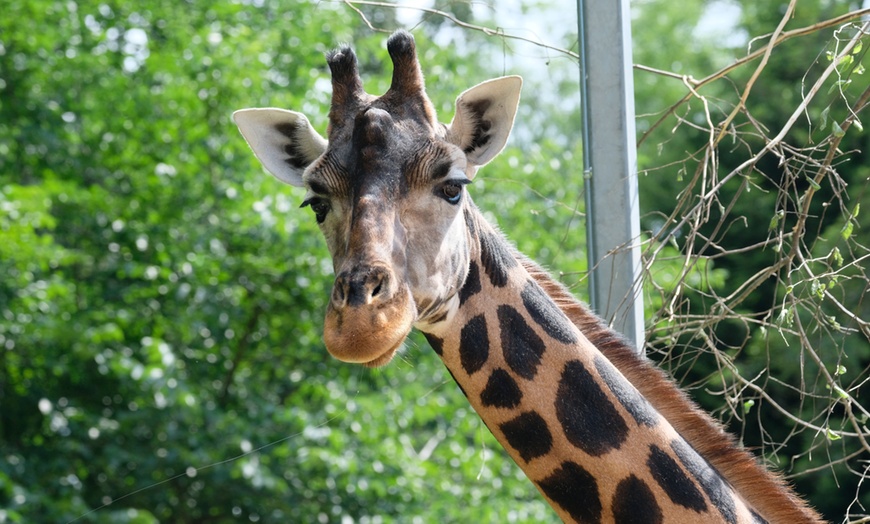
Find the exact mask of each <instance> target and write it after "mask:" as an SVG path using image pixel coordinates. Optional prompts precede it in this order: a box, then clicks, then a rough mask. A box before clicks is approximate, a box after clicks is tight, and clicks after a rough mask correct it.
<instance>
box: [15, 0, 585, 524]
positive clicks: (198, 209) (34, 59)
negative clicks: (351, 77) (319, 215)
mask: <svg viewBox="0 0 870 524" xmlns="http://www.w3.org/2000/svg"><path fill="white" fill-rule="evenodd" d="M3 11H4V15H3V16H2V17H0V406H2V409H0V449H2V453H3V460H0V521H9V522H69V521H73V520H75V519H79V520H78V521H80V522H130V523H149V522H195V521H211V522H229V521H237V520H239V519H247V520H250V521H252V522H256V521H265V522H317V521H321V522H327V521H344V520H347V519H348V518H349V519H352V520H353V521H358V522H408V521H412V520H414V519H415V518H418V519H420V520H423V521H443V522H450V521H468V520H477V521H483V522H487V521H509V522H542V521H547V520H550V521H552V520H554V519H555V516H554V515H553V513H552V512H551V510H550V509H549V508H548V507H547V506H546V504H545V503H544V502H543V500H542V499H541V498H540V496H539V495H538V493H537V491H536V490H535V488H534V487H533V486H532V485H531V483H529V482H528V480H527V479H525V477H523V476H522V475H521V474H520V472H519V470H518V469H517V468H516V467H515V466H514V465H513V463H512V462H511V461H510V459H509V458H508V457H507V456H506V454H505V453H504V452H503V451H502V450H501V448H500V447H499V446H498V444H497V443H496V442H495V440H494V439H493V438H492V436H491V435H490V434H489V432H488V430H486V428H485V427H484V426H483V424H482V423H481V422H480V421H479V419H478V418H477V416H476V415H475V414H474V413H473V412H472V411H471V410H470V408H469V407H468V404H467V401H466V400H465V398H464V397H463V396H462V394H461V393H460V392H459V391H458V389H457V388H456V387H455V385H454V383H453V381H452V380H451V379H450V377H449V375H448V374H447V373H445V372H444V370H443V366H442V365H441V364H440V361H438V360H437V358H436V357H435V356H434V355H433V354H432V352H431V351H430V350H429V348H428V345H427V344H426V343H425V341H423V340H422V339H419V340H418V339H416V338H415V339H414V340H412V341H411V342H409V348H408V349H407V351H406V352H405V354H404V355H403V356H402V358H401V359H400V360H399V361H398V362H397V363H395V364H393V365H392V366H390V367H389V368H387V369H385V370H379V371H370V370H366V369H362V368H359V367H355V366H351V365H347V364H342V363H340V362H337V361H335V360H333V359H331V358H330V357H329V356H328V355H327V353H326V351H325V349H324V347H323V344H322V342H321V328H322V326H321V318H322V317H321V315H322V313H323V310H324V308H325V299H326V297H327V296H328V293H329V286H330V280H331V276H330V273H331V263H330V261H329V258H328V256H327V253H326V251H325V247H324V245H323V241H322V240H321V238H320V235H319V232H318V231H317V228H316V227H315V224H314V220H313V218H312V217H311V216H310V215H309V213H308V212H307V210H298V209H296V208H297V206H298V203H299V201H300V200H301V197H302V194H301V192H297V190H294V189H290V188H287V187H286V186H282V185H280V184H279V183H278V182H276V181H274V180H272V179H271V177H269V176H268V175H266V174H265V173H263V171H262V169H261V168H260V167H259V164H257V161H256V159H255V158H254V157H253V155H251V154H250V152H249V150H248V149H247V146H246V145H245V143H244V141H243V140H242V138H241V136H240V135H239V134H238V132H237V130H236V129H235V126H234V125H233V124H232V122H231V119H230V115H231V113H232V111H233V110H235V109H239V108H242V107H249V106H278V107H287V108H293V109H296V110H301V111H304V112H305V113H307V114H308V116H309V117H310V118H311V120H312V122H314V124H315V126H316V127H318V128H320V129H324V128H325V122H326V113H327V110H328V102H329V90H330V87H329V81H328V79H329V76H328V69H327V67H326V64H325V61H324V59H323V53H324V51H326V50H327V49H329V48H331V47H333V46H334V45H336V44H337V43H340V42H345V41H352V42H353V43H354V46H355V47H356V48H357V50H358V54H359V57H360V60H361V69H362V73H363V75H364V77H365V80H366V86H367V88H368V89H369V90H370V91H372V92H383V91H384V90H385V89H386V87H387V86H388V85H389V60H388V57H387V55H386V51H385V49H384V46H383V41H384V40H385V35H382V34H378V33H372V32H371V31H369V30H368V29H366V28H365V26H364V24H363V23H362V21H361V19H360V18H359V17H358V15H357V14H356V13H354V12H353V11H351V10H349V9H347V8H346V7H343V6H341V5H337V4H330V3H323V2H298V3H296V2H272V1H267V2H253V3H251V2H241V3H235V2H217V3H215V2H205V1H199V0H191V1H188V2H157V1H145V2H137V3H127V2H89V1H82V2H58V1H52V0H37V1H32V0H26V1H24V0H11V1H9V2H6V3H4V7H3ZM393 12H394V11H393V10H382V12H381V14H380V15H378V16H379V18H377V17H375V18H376V19H377V20H379V21H381V22H384V23H391V19H390V16H391V13H393ZM369 14H371V13H369ZM373 19H374V18H373ZM432 31H433V32H434V31H435V29H432ZM418 41H419V45H420V48H421V50H422V52H423V54H424V57H423V60H424V67H426V68H427V70H428V71H427V72H431V76H430V84H429V87H430V92H431V93H432V96H433V99H434V100H435V102H436V105H437V106H438V107H439V108H441V110H442V113H443V114H442V119H443V120H446V121H449V118H450V116H451V113H452V104H453V100H454V98H455V96H456V95H458V94H459V92H461V91H462V90H463V89H465V88H467V87H470V85H473V84H474V83H476V82H479V81H483V80H486V79H487V78H488V77H490V76H496V75H497V74H498V73H499V72H495V73H492V74H491V75H490V73H489V72H487V71H486V68H485V67H482V66H481V63H480V62H478V61H475V58H474V57H473V56H472V57H469V58H463V57H461V56H459V55H457V53H454V52H452V51H451V50H450V49H449V48H439V47H437V46H434V45H432V44H431V43H430V42H429V41H428V39H427V37H426V34H425V33H423V32H421V33H419V34H418ZM478 45H480V46H481V49H482V48H483V44H481V43H480V42H478ZM490 45H491V44H490ZM496 45H497V44H496ZM496 48H497V49H498V47H496ZM472 72H473V73H472ZM573 143H574V144H576V142H573ZM564 145H565V144H564V143H563V144H560V145H559V146H557V145H555V144H553V143H542V144H540V145H539V146H536V147H535V148H534V149H530V150H528V151H520V150H518V149H514V150H511V151H509V152H506V154H505V155H504V157H503V158H502V159H500V160H499V161H498V163H496V164H494V165H493V166H491V167H489V168H487V169H486V170H485V171H484V172H483V173H482V176H481V177H480V178H479V179H478V181H476V182H475V187H474V188H473V189H472V191H473V192H474V193H475V195H476V199H477V201H478V204H479V205H480V206H481V207H483V208H485V209H487V210H489V211H490V212H491V213H493V215H494V216H497V217H498V219H499V221H500V222H501V223H502V224H503V225H504V226H505V228H506V229H509V230H513V231H514V233H515V234H512V236H514V238H518V239H519V244H520V247H521V248H522V249H524V250H526V251H528V252H530V253H531V254H533V255H535V256H538V257H539V258H542V259H543V261H544V262H552V261H554V260H567V261H566V262H565V263H564V265H563V266H562V267H565V268H568V269H569V270H570V271H580V270H582V268H583V262H582V257H581V256H580V255H579V253H578V252H577V251H576V248H575V250H572V251H570V252H569V251H567V250H565V249H563V248H561V247H560V246H561V245H562V243H561V239H562V237H563V236H566V235H567V234H568V232H569V231H571V230H572V229H571V227H570V226H569V225H566V224H569V223H571V219H572V217H574V215H575V210H574V209H573V207H572V205H571V204H568V205H563V204H560V203H559V202H563V201H571V199H572V197H571V195H570V194H569V193H568V192H567V190H566V188H565V186H564V183H563V182H564V181H563V179H562V177H561V176H560V175H559V171H560V170H561V169H563V168H564V166H565V165H566V164H568V163H569V162H571V161H572V158H573V157H572V155H574V154H576V147H569V148H565V147H564ZM541 165H543V168H541ZM533 166H534V169H533ZM477 195H480V196H479V198H477ZM542 223H543V224H544V225H545V226H546V227H547V228H549V230H550V231H559V232H561V235H539V234H537V231H538V230H539V228H540V225H541V224H542ZM574 225H575V226H576V227H579V225H578V224H576V221H575V223H574ZM575 245H576V244H575ZM560 257H561V258H560ZM575 260H576V261H577V262H575ZM457 500H462V501H463V503H462V504H456V501H457ZM498 501H503V502H498Z"/></svg>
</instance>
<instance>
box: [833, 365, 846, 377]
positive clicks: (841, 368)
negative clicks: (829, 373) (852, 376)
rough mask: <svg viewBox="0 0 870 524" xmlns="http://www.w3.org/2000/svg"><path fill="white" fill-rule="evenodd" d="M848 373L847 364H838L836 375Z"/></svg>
mask: <svg viewBox="0 0 870 524" xmlns="http://www.w3.org/2000/svg"><path fill="white" fill-rule="evenodd" d="M845 374H846V366H844V365H842V364H837V369H835V370H834V375H845Z"/></svg>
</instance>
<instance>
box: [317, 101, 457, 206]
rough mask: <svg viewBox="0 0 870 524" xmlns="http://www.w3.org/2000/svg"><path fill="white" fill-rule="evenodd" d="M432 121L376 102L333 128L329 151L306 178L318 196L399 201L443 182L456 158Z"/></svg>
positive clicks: (452, 149)
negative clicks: (373, 196)
mask: <svg viewBox="0 0 870 524" xmlns="http://www.w3.org/2000/svg"><path fill="white" fill-rule="evenodd" d="M441 138H442V137H440V136H439V135H438V134H437V133H436V132H435V129H434V128H432V127H431V126H430V125H429V124H428V123H427V122H425V121H421V120H420V119H417V118H413V117H408V116H397V115H396V114H394V113H392V112H390V111H389V110H388V109H385V108H384V107H383V105H381V104H376V103H375V104H372V105H370V106H368V107H366V108H365V109H363V110H361V111H360V112H359V113H358V114H357V115H355V116H354V117H353V118H352V124H351V125H347V126H343V127H342V128H338V129H333V131H332V133H331V136H330V141H329V146H328V149H327V152H326V153H325V154H324V155H323V157H321V159H320V161H319V162H318V163H317V164H315V166H313V167H312V169H311V170H310V171H309V173H308V174H307V175H306V182H308V184H309V186H310V187H311V188H312V189H314V191H315V192H317V193H330V194H334V195H337V196H346V197H353V196H359V195H361V194H365V193H368V192H371V191H375V192H378V193H384V192H385V194H386V195H387V196H389V197H391V198H398V197H400V196H403V195H404V194H406V193H407V191H408V190H409V189H410V188H413V187H415V186H418V185H420V184H425V183H427V182H429V181H433V180H436V179H439V178H441V177H443V176H445V175H446V174H447V172H448V171H449V168H450V166H451V165H452V164H453V163H455V162H456V161H457V156H458V155H457V154H456V151H454V149H457V148H455V147H451V146H450V145H449V144H447V143H446V142H444V141H443V140H442V139H441Z"/></svg>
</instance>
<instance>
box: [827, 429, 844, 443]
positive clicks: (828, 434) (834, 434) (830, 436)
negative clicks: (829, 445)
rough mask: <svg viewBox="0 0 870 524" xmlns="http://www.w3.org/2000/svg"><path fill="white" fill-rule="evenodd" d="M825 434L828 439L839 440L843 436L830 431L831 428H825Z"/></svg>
mask: <svg viewBox="0 0 870 524" xmlns="http://www.w3.org/2000/svg"><path fill="white" fill-rule="evenodd" d="M825 436H826V437H828V440H840V439H841V438H843V437H841V436H840V435H837V434H836V433H834V432H833V431H831V428H828V429H826V430H825Z"/></svg>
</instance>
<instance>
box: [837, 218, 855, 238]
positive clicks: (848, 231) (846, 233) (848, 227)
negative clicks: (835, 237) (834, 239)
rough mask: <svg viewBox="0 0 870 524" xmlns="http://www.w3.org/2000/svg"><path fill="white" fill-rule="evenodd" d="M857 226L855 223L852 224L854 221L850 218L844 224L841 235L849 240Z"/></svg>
mask: <svg viewBox="0 0 870 524" xmlns="http://www.w3.org/2000/svg"><path fill="white" fill-rule="evenodd" d="M854 228H855V225H854V224H852V221H851V220H849V221H847V222H846V223H845V224H844V225H843V229H841V230H840V236H842V237H843V240H849V237H851V236H852V230H853V229H854Z"/></svg>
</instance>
